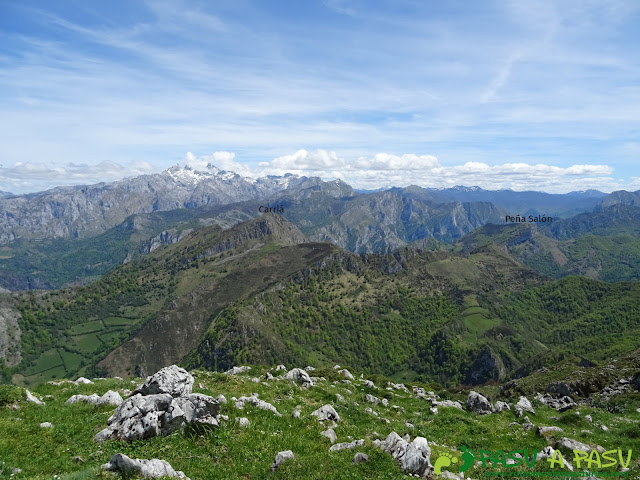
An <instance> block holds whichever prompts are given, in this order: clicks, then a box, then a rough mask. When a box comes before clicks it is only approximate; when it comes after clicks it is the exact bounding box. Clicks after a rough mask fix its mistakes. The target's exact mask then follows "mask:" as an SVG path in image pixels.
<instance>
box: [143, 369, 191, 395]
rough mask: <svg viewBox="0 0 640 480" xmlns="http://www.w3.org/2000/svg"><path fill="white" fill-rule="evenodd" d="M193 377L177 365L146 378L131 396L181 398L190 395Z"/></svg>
mask: <svg viewBox="0 0 640 480" xmlns="http://www.w3.org/2000/svg"><path fill="white" fill-rule="evenodd" d="M192 389H193V376H192V375H191V374H190V373H189V372H187V371H186V370H185V369H184V368H180V367H178V366H177V365H171V366H169V367H165V368H163V369H162V370H160V371H158V372H156V373H154V374H153V375H152V376H150V377H148V378H147V380H146V381H145V382H144V383H143V384H142V385H141V386H140V387H138V388H137V389H136V390H134V392H133V394H134V395H135V394H137V393H140V394H142V395H157V394H161V393H168V394H169V395H171V396H172V397H182V396H186V395H189V394H191V391H192Z"/></svg>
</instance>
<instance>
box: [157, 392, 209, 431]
mask: <svg viewBox="0 0 640 480" xmlns="http://www.w3.org/2000/svg"><path fill="white" fill-rule="evenodd" d="M219 415H220V403H218V401H217V400H216V399H215V398H212V397H210V396H208V395H204V394H202V393H192V394H191V395H188V396H186V397H178V398H174V399H173V400H172V401H171V405H170V406H169V410H168V411H167V413H166V414H165V424H166V427H165V429H166V430H167V433H169V431H174V430H181V429H182V428H184V427H185V426H186V425H187V424H188V423H202V424H208V425H215V426H217V425H219V423H220V419H219Z"/></svg>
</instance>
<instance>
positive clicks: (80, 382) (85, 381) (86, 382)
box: [72, 377, 93, 385]
mask: <svg viewBox="0 0 640 480" xmlns="http://www.w3.org/2000/svg"><path fill="white" fill-rule="evenodd" d="M72 383H74V384H76V385H91V384H93V382H92V381H91V380H89V379H88V378H84V377H80V378H78V379H77V380H75V381H74V382H72Z"/></svg>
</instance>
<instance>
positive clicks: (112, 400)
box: [98, 390, 123, 407]
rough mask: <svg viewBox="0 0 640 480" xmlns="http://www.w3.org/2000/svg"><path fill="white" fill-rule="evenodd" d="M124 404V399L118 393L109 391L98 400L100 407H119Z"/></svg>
mask: <svg viewBox="0 0 640 480" xmlns="http://www.w3.org/2000/svg"><path fill="white" fill-rule="evenodd" d="M122 402H123V400H122V397H121V396H120V394H119V393H118V392H115V391H113V390H109V391H107V392H106V393H105V394H104V395H102V396H101V397H100V399H99V400H98V405H113V406H114V407H117V406H118V405H120V404H121V403H122Z"/></svg>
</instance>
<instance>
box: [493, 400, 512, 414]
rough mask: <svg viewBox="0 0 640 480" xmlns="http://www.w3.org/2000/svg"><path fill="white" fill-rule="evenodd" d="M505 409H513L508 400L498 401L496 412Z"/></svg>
mask: <svg viewBox="0 0 640 480" xmlns="http://www.w3.org/2000/svg"><path fill="white" fill-rule="evenodd" d="M505 410H511V405H509V404H508V403H507V402H500V401H497V402H496V405H495V411H496V413H500V412H504V411H505Z"/></svg>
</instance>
